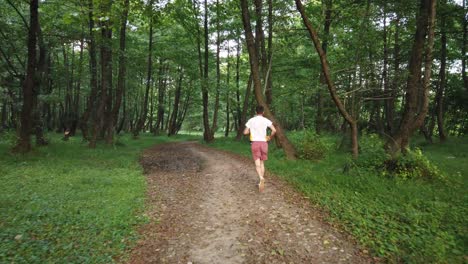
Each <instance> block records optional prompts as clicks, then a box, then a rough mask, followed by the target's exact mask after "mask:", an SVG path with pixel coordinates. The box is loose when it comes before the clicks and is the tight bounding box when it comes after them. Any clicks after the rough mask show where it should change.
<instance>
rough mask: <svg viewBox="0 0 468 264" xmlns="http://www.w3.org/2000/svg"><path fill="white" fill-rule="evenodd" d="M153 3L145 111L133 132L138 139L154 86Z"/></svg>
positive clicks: (149, 8)
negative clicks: (151, 89)
mask: <svg viewBox="0 0 468 264" xmlns="http://www.w3.org/2000/svg"><path fill="white" fill-rule="evenodd" d="M153 1H154V0H150V1H149V3H148V11H149V13H150V20H149V24H150V28H149V45H148V72H147V77H146V90H145V98H144V101H143V106H142V107H143V109H142V110H141V115H140V118H139V119H138V122H137V124H136V127H135V129H134V130H133V137H134V138H137V137H138V135H139V134H140V131H141V130H142V129H143V127H144V125H145V122H146V116H147V115H148V96H149V90H150V88H151V84H152V73H153V59H152V56H153Z"/></svg>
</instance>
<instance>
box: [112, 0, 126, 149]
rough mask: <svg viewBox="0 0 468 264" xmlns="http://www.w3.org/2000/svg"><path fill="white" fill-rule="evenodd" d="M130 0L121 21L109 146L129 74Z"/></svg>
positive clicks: (124, 0)
mask: <svg viewBox="0 0 468 264" xmlns="http://www.w3.org/2000/svg"><path fill="white" fill-rule="evenodd" d="M129 6H130V0H123V11H122V19H121V21H120V43H119V50H120V52H119V72H118V77H117V90H116V92H115V103H114V107H113V108H112V111H111V116H110V118H109V123H108V126H107V138H106V142H107V144H112V143H113V141H114V136H113V135H114V126H115V124H116V123H117V121H118V118H119V111H120V106H121V104H122V96H123V93H124V90H125V79H126V74H127V68H126V63H127V62H126V58H125V44H126V35H127V34H126V32H127V18H128V12H129Z"/></svg>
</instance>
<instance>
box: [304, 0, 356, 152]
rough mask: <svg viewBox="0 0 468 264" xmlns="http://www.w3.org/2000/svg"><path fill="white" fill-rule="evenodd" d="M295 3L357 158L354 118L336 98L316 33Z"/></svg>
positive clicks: (325, 58)
mask: <svg viewBox="0 0 468 264" xmlns="http://www.w3.org/2000/svg"><path fill="white" fill-rule="evenodd" d="M295 1H296V6H297V10H298V11H299V13H300V14H301V17H302V21H303V22H304V25H305V26H306V28H307V30H308V32H309V35H310V37H311V38H312V41H313V43H314V46H315V49H316V50H317V53H318V55H319V57H320V62H321V64H322V71H323V75H324V78H325V80H326V82H327V86H328V91H329V92H330V95H331V97H332V99H333V101H334V102H335V105H336V107H337V108H338V110H339V111H340V114H341V115H342V116H343V118H344V119H345V120H346V122H348V124H349V126H350V127H351V133H352V134H351V141H352V153H353V157H354V158H357V157H358V140H357V132H358V131H357V122H356V120H355V119H354V117H352V116H351V115H350V114H349V113H348V112H347V111H346V108H345V106H344V105H343V103H342V102H341V100H340V98H339V97H338V94H337V92H336V87H335V84H334V82H333V80H332V79H331V73H330V69H329V66H328V62H327V57H326V54H325V53H324V51H323V49H322V46H321V45H320V40H319V39H318V35H317V32H316V31H315V29H314V28H313V27H312V24H311V23H310V21H309V19H308V18H307V16H306V14H305V10H304V6H303V5H302V3H301V1H300V0H295ZM355 133H356V134H355Z"/></svg>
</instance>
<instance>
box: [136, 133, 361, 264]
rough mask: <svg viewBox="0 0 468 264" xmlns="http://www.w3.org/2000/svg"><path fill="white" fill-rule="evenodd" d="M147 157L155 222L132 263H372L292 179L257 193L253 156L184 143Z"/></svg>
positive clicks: (144, 159) (146, 231) (155, 149)
mask: <svg viewBox="0 0 468 264" xmlns="http://www.w3.org/2000/svg"><path fill="white" fill-rule="evenodd" d="M246 147H247V146H246ZM141 163H142V164H143V166H144V168H145V173H146V174H147V180H148V186H149V190H148V195H149V201H148V203H149V208H148V212H147V213H148V215H149V217H150V219H151V223H149V224H147V225H145V226H144V227H143V228H142V230H141V231H140V232H141V233H142V240H141V241H139V242H138V244H137V246H136V247H135V249H134V250H133V251H132V254H131V258H130V261H129V263H223V264H224V263H226V264H229V263H368V262H370V261H369V258H368V257H366V256H363V255H362V254H361V253H360V251H359V250H358V249H357V247H356V246H355V245H354V244H353V243H351V242H349V240H347V239H346V237H345V236H344V235H343V234H341V233H339V232H338V231H336V230H335V229H333V228H332V227H330V226H328V225H326V224H324V223H323V222H321V221H320V213H319V212H317V211H316V210H314V209H313V208H312V207H311V206H310V204H309V203H308V201H307V200H306V199H304V198H302V197H301V196H300V194H298V193H297V192H295V191H293V190H292V189H291V188H290V187H289V186H288V185H287V184H284V183H283V182H281V181H280V180H278V179H275V178H274V177H266V184H265V192H264V193H261V194H260V193H258V190H257V186H256V184H257V176H256V174H255V169H254V166H253V162H252V161H251V160H248V159H245V158H242V157H238V156H236V155H233V154H229V153H226V152H223V151H219V150H214V149H211V148H207V147H205V146H201V145H199V144H197V143H190V142H184V143H170V144H164V145H158V146H155V147H153V148H151V149H148V150H147V151H146V152H144V154H143V155H142V158H141Z"/></svg>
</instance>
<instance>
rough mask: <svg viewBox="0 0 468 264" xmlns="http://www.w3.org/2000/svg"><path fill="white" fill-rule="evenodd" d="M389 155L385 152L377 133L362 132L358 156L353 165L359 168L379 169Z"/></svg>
mask: <svg viewBox="0 0 468 264" xmlns="http://www.w3.org/2000/svg"><path fill="white" fill-rule="evenodd" d="M389 158H390V156H389V155H388V154H387V153H386V152H385V149H384V142H383V140H382V139H381V138H380V137H379V135H377V134H363V135H362V136H361V140H360V142H359V158H358V159H357V160H356V161H355V165H356V166H357V167H359V168H366V169H372V170H379V169H380V168H382V164H384V162H385V161H386V160H388V159H389Z"/></svg>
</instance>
